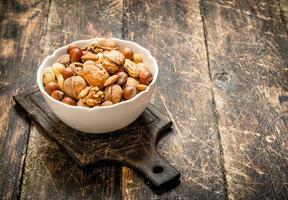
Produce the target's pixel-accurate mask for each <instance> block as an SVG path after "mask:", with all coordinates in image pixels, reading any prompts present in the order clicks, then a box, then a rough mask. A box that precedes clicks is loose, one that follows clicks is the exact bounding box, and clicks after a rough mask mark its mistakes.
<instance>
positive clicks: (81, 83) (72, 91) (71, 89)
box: [64, 76, 87, 99]
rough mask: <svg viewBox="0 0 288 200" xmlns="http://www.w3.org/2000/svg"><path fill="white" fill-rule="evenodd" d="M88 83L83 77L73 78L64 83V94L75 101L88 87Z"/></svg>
mask: <svg viewBox="0 0 288 200" xmlns="http://www.w3.org/2000/svg"><path fill="white" fill-rule="evenodd" d="M86 86H87V85H86V82H85V80H84V79H83V78H82V77H81V76H72V77H70V78H67V79H66V80H65V81H64V92H65V93H66V94H67V95H68V96H70V97H73V98H75V99H77V96H78V94H79V93H80V92H81V91H82V90H83V89H84V88H85V87H86Z"/></svg>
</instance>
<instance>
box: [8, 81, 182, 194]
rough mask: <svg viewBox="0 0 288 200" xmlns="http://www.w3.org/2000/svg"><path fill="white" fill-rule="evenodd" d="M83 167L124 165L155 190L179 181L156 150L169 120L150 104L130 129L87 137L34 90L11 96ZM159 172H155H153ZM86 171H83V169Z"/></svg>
mask: <svg viewBox="0 0 288 200" xmlns="http://www.w3.org/2000/svg"><path fill="white" fill-rule="evenodd" d="M13 98H14V100H15V101H16V102H17V103H18V104H19V105H21V107H23V108H24V109H25V111H26V112H27V114H28V115H29V117H30V118H31V119H32V120H33V121H35V122H36V123H37V124H38V125H40V126H41V127H42V128H43V130H44V131H45V132H44V133H45V134H46V136H48V137H49V138H51V139H52V140H54V141H55V142H57V143H58V144H59V145H60V146H61V147H62V148H63V149H64V150H65V152H67V153H68V154H69V155H70V156H71V158H72V159H74V161H75V162H76V163H78V165H79V166H80V167H82V168H85V167H87V166H92V165H95V164H99V163H112V164H120V165H126V166H129V167H131V168H133V169H134V170H136V171H138V173H141V174H142V175H143V176H144V177H145V178H147V179H148V180H149V182H150V183H151V184H152V185H153V186H154V187H157V188H164V189H165V188H166V186H167V185H171V184H170V183H173V182H174V183H175V182H177V181H178V179H179V177H180V174H179V172H178V171H177V169H175V168H174V167H173V166H171V165H170V164H169V163H168V162H167V161H165V160H164V159H163V158H162V157H161V156H160V155H159V153H158V151H157V149H156V144H157V141H158V140H159V139H160V138H161V136H162V135H163V134H164V133H168V131H169V130H170V129H171V126H172V121H171V120H170V119H169V118H167V117H166V116H165V115H163V114H161V113H160V112H159V111H158V110H157V109H156V108H155V107H154V106H153V105H151V104H150V105H148V107H147V108H146V109H145V111H144V112H143V113H142V114H141V116H140V117H138V118H137V120H136V121H134V122H133V123H132V124H130V125H129V126H127V127H125V128H123V129H121V130H119V131H115V132H111V133H105V134H88V133H83V132H81V131H77V130H75V129H72V128H71V127H69V126H67V125H66V124H64V123H63V122H62V121H61V120H60V119H59V118H58V117H57V116H56V115H55V114H54V113H53V111H52V110H51V109H50V108H49V106H48V105H47V103H46V102H45V100H44V98H43V96H42V94H41V93H40V91H39V90H38V88H36V87H32V88H29V89H26V90H25V91H24V92H23V93H19V94H17V96H15V97H13ZM156 168H159V169H161V171H160V172H158V173H157V172H155V169H156ZM84 170H85V169H84Z"/></svg>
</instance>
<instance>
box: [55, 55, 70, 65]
mask: <svg viewBox="0 0 288 200" xmlns="http://www.w3.org/2000/svg"><path fill="white" fill-rule="evenodd" d="M57 62H58V63H61V64H62V65H64V66H68V65H69V63H70V56H69V54H65V55H63V56H61V57H60V58H58V59H57Z"/></svg>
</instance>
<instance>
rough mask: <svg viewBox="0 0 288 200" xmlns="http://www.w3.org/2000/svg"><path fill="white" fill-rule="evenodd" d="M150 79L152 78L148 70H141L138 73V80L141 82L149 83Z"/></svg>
mask: <svg viewBox="0 0 288 200" xmlns="http://www.w3.org/2000/svg"><path fill="white" fill-rule="evenodd" d="M152 79H153V77H152V74H151V72H149V71H148V70H144V71H142V72H141V73H140V75H139V82H140V83H141V84H145V85H149V84H150V83H151V81H152Z"/></svg>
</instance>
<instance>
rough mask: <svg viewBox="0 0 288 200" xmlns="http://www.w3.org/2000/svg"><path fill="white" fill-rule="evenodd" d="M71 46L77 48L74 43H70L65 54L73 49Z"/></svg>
mask: <svg viewBox="0 0 288 200" xmlns="http://www.w3.org/2000/svg"><path fill="white" fill-rule="evenodd" d="M73 48H79V47H78V46H77V45H76V44H70V45H69V46H68V47H67V54H70V51H71V50H72V49H73Z"/></svg>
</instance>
